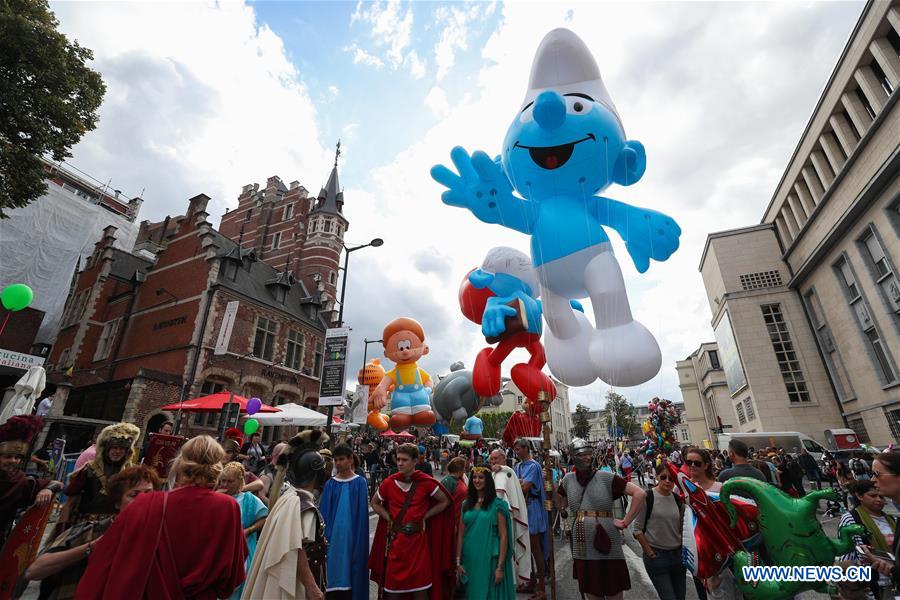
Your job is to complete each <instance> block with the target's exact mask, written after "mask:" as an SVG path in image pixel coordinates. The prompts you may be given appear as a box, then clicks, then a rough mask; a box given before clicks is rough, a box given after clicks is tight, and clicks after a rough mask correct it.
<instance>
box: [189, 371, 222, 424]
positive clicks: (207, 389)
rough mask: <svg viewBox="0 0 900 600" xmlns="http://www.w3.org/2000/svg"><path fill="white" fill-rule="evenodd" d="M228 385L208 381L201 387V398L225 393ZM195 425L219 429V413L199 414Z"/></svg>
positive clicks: (195, 418)
mask: <svg viewBox="0 0 900 600" xmlns="http://www.w3.org/2000/svg"><path fill="white" fill-rule="evenodd" d="M225 387H226V384H224V383H222V382H221V381H213V380H211V379H207V380H206V381H204V382H203V385H202V386H201V387H200V395H201V396H209V395H212V394H218V393H219V392H224V391H225ZM194 425H197V426H199V427H218V425H219V413H197V414H196V415H194Z"/></svg>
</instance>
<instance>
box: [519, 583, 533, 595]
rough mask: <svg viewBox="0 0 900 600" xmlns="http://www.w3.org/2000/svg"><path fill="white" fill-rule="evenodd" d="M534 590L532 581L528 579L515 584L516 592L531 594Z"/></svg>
mask: <svg viewBox="0 0 900 600" xmlns="http://www.w3.org/2000/svg"><path fill="white" fill-rule="evenodd" d="M532 592H534V582H533V581H529V582H528V583H520V584H519V585H517V586H516V593H517V594H531V593H532Z"/></svg>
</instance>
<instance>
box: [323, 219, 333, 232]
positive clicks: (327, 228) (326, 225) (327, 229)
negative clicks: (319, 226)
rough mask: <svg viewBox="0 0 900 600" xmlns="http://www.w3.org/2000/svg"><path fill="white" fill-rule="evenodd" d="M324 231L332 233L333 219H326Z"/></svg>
mask: <svg viewBox="0 0 900 600" xmlns="http://www.w3.org/2000/svg"><path fill="white" fill-rule="evenodd" d="M322 231H324V232H325V233H331V219H325V228H324V229H323V230H322Z"/></svg>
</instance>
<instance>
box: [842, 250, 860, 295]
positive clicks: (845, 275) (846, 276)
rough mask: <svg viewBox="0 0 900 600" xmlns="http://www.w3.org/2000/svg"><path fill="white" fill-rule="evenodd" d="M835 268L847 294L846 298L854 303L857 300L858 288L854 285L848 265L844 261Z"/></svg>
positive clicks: (854, 279)
mask: <svg viewBox="0 0 900 600" xmlns="http://www.w3.org/2000/svg"><path fill="white" fill-rule="evenodd" d="M837 267H838V273H839V275H840V279H841V283H843V284H844V289H845V290H846V292H847V298H848V299H849V300H850V302H855V301H856V300H858V299H859V288H858V287H857V285H856V278H855V277H854V276H853V271H851V270H850V263H848V262H847V261H846V260H842V261H841V262H840V263H839V264H838V266H837Z"/></svg>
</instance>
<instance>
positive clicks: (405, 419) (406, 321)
mask: <svg viewBox="0 0 900 600" xmlns="http://www.w3.org/2000/svg"><path fill="white" fill-rule="evenodd" d="M381 339H382V340H384V341H383V342H382V343H383V344H384V355H385V357H387V358H388V359H390V360H392V361H393V362H395V363H396V365H397V366H395V367H394V368H393V369H391V370H390V371H388V372H387V373H385V375H384V378H383V379H382V380H381V383H379V384H378V387H376V388H375V390H374V391H373V392H372V395H371V400H372V404H373V406H374V407H375V408H377V409H381V408H383V407H384V405H385V404H387V393H388V392H389V391H390V390H391V388H392V387H393V390H394V391H393V392H392V393H391V421H390V425H391V429H393V430H394V431H402V430H404V429H406V428H407V427H409V426H410V425H424V426H429V425H434V423H435V418H434V412H433V411H432V410H431V390H432V388H433V387H434V384H433V383H432V382H431V377H430V376H429V375H428V373H426V372H425V370H424V369H420V368H419V365H418V364H417V362H416V361H418V360H419V359H420V358H422V357H423V356H425V355H426V354H428V346H426V345H425V330H424V329H423V328H422V325H420V324H419V322H418V321H416V320H415V319H410V318H409V317H400V318H398V319H394V320H393V321H391V322H390V323H388V324H387V326H386V327H385V328H384V332H383V333H382V336H381Z"/></svg>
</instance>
